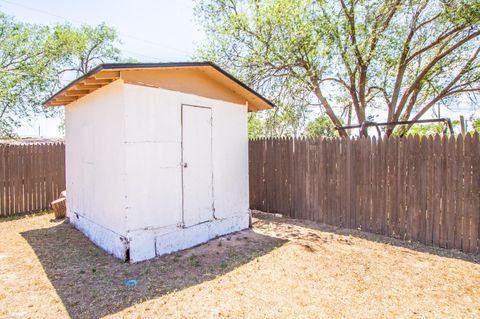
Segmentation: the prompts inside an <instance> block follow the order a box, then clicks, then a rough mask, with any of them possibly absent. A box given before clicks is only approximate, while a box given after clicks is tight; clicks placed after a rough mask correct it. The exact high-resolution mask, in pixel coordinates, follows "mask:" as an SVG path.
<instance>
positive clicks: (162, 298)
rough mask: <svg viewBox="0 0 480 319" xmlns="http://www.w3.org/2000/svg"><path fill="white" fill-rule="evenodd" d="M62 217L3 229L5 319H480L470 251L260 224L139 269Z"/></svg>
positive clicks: (265, 219) (273, 220)
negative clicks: (109, 252) (128, 282)
mask: <svg viewBox="0 0 480 319" xmlns="http://www.w3.org/2000/svg"><path fill="white" fill-rule="evenodd" d="M52 217H53V215H52V214H43V215H37V216H32V217H26V218H20V219H10V220H3V221H0V285H1V287H2V289H0V318H62V317H73V318H100V317H111V318H118V317H128V318H148V317H151V318H159V317H165V318H171V317H178V318H219V317H221V318H240V317H244V318H291V317H297V318H327V317H329V318H331V317H355V318H371V317H377V318H378V317H380V318H382V317H388V318H392V317H404V318H412V317H414V318H425V317H428V318H445V317H455V318H475V317H479V316H480V264H479V263H478V260H477V259H476V257H475V256H469V255H465V254H462V253H459V252H452V251H446V250H442V249H434V248H429V247H425V246H421V245H418V244H412V243H404V242H400V241H396V240H392V239H387V238H385V237H377V236H374V235H367V234H364V233H360V232H356V231H346V230H338V229H334V228H331V227H327V226H322V225H318V224H315V223H311V222H300V221H295V220H285V219H282V218H278V217H273V216H267V215H264V214H256V217H257V218H256V219H255V222H254V229H253V230H248V231H243V232H239V233H237V234H234V235H232V236H229V237H223V238H219V239H216V240H213V241H211V242H209V243H208V244H205V245H202V246H199V247H196V248H193V249H190V250H187V251H183V252H180V253H177V254H171V255H168V256H163V257H161V258H157V259H155V260H152V261H147V262H143V263H139V264H134V265H129V264H125V263H122V262H120V261H118V260H116V259H115V258H113V257H111V256H108V255H106V254H105V253H104V252H102V251H101V250H100V249H98V248H97V247H95V246H94V245H92V244H91V243H90V242H89V241H88V240H87V239H86V238H85V237H84V236H83V235H82V234H81V233H79V232H78V231H76V230H75V229H73V228H72V227H71V226H70V225H68V224H65V223H63V222H61V221H53V220H51V218H52ZM127 279H137V280H138V285H137V286H136V287H130V288H129V287H126V285H125V280H127Z"/></svg>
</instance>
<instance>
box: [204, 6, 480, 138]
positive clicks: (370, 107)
mask: <svg viewBox="0 0 480 319" xmlns="http://www.w3.org/2000/svg"><path fill="white" fill-rule="evenodd" d="M196 15H197V17H198V20H199V22H200V23H201V24H202V26H203V27H204V29H205V31H206V33H207V35H208V36H207V37H206V39H207V41H206V43H205V45H204V46H203V47H202V48H201V49H200V51H199V52H200V56H202V57H204V58H207V59H213V60H214V61H216V62H217V63H219V64H220V65H222V66H223V67H226V68H228V69H229V70H230V71H231V72H233V73H234V74H236V75H238V76H239V77H241V78H242V79H243V80H245V81H247V82H248V83H249V84H250V85H252V86H254V87H256V88H257V89H258V90H260V91H262V92H263V93H264V94H268V95H269V96H274V97H280V98H281V96H279V95H278V92H281V91H282V88H284V87H294V88H295V90H294V91H296V92H301V93H300V95H302V96H309V98H310V100H311V101H315V102H317V103H318V104H319V105H320V107H321V108H322V109H323V111H324V112H325V113H326V114H327V116H328V117H329V118H330V119H331V121H332V122H333V124H334V125H335V126H337V127H339V126H341V115H340V114H339V110H340V111H345V110H347V112H344V114H350V113H349V112H351V111H353V112H354V114H355V117H356V119H357V120H358V122H360V123H361V122H364V121H365V120H366V119H367V118H368V116H369V115H370V114H369V113H371V112H372V111H374V110H375V109H383V110H385V111H387V113H388V115H387V120H388V121H397V120H406V119H418V118H420V117H421V116H422V115H424V114H425V113H426V112H427V111H429V110H430V109H431V108H432V106H433V105H435V104H438V103H443V104H444V105H453V104H454V103H455V98H456V97H459V96H462V95H465V94H478V93H479V91H480V87H479V80H480V62H479V60H480V58H479V54H480V40H479V38H480V26H479V22H480V4H479V3H478V1H474V0H453V1H446V0H445V1H443V0H413V1H401V0H338V1H326V0H323V1H322V0H266V1H257V0H199V2H198V4H197V6H196ZM394 129H395V125H391V126H390V127H388V128H387V130H386V134H387V135H390V134H392V133H393V132H394ZM400 129H401V130H404V128H403V127H402V128H400ZM406 129H407V130H408V129H409V127H408V126H407V127H406ZM362 133H363V134H366V132H362ZM339 134H340V135H341V136H347V132H346V131H344V130H339Z"/></svg>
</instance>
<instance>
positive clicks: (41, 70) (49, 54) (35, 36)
mask: <svg viewBox="0 0 480 319" xmlns="http://www.w3.org/2000/svg"><path fill="white" fill-rule="evenodd" d="M115 39H116V35H115V33H114V31H113V30H112V29H110V28H108V27H106V26H105V25H100V26H98V27H87V26H85V27H81V28H80V29H75V28H73V27H71V26H70V25H59V26H55V27H48V26H42V25H35V24H27V23H22V22H18V21H15V20H14V19H13V18H12V17H10V16H7V15H5V14H3V13H1V12H0V136H14V132H15V129H16V128H17V127H18V126H20V124H21V123H20V120H22V121H23V122H25V121H26V122H28V121H30V120H31V119H32V118H33V117H34V115H35V114H39V113H43V114H45V115H47V116H52V115H54V114H56V113H57V110H55V109H52V108H44V107H42V102H43V101H44V100H45V99H46V98H47V97H48V96H50V95H51V94H52V93H53V92H54V91H56V90H58V89H59V87H60V86H61V80H62V78H63V77H64V75H65V73H66V72H67V71H70V70H74V72H75V75H78V73H85V72H86V71H88V70H89V69H91V68H93V67H95V66H96V65H97V64H98V63H100V62H102V61H104V60H115V59H117V58H118V49H116V48H115V42H116V40H115Z"/></svg>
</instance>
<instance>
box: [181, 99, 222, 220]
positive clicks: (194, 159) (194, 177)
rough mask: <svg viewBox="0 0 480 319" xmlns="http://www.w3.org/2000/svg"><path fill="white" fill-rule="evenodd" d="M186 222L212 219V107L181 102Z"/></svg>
mask: <svg viewBox="0 0 480 319" xmlns="http://www.w3.org/2000/svg"><path fill="white" fill-rule="evenodd" d="M181 165H182V182H183V223H184V225H185V227H188V226H192V225H196V224H199V223H202V222H205V221H209V220H212V219H213V214H214V212H213V169H212V109H211V108H207V107H200V106H190V105H182V164H181Z"/></svg>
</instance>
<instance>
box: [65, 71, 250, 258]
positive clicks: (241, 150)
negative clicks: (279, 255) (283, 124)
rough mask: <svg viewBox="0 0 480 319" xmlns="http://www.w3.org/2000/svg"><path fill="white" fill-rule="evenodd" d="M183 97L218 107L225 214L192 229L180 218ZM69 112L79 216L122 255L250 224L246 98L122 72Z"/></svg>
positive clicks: (216, 133) (216, 180) (70, 189)
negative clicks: (137, 81) (158, 84)
mask: <svg viewBox="0 0 480 319" xmlns="http://www.w3.org/2000/svg"><path fill="white" fill-rule="evenodd" d="M182 104H189V105H198V106H204V107H210V108H211V109H212V119H213V123H212V158H213V160H212V161H213V198H214V206H215V218H216V219H215V220H214V221H212V222H209V223H205V224H201V225H196V226H192V227H189V228H181V227H179V226H180V225H179V224H180V223H181V221H182V178H181V176H182V175H181V166H180V162H181V154H182V146H181V142H182V141H181V138H182V126H181V106H182ZM65 117H66V137H65V139H66V169H67V171H66V178H67V200H68V207H69V214H70V219H71V221H72V223H73V224H74V225H75V226H76V227H77V228H79V229H80V230H82V231H83V232H84V233H85V234H87V236H88V237H89V238H91V239H92V240H93V241H94V242H95V243H97V244H98V245H99V246H101V247H102V248H104V249H106V250H107V251H108V252H110V253H112V254H114V255H115V256H117V257H120V258H123V257H124V256H125V248H126V247H127V246H129V247H130V258H131V260H132V261H140V260H144V259H148V258H152V257H154V256H155V255H159V254H162V253H166V252H171V251H175V250H179V249H184V248H187V247H191V246H193V245H196V244H200V243H202V242H205V241H207V240H209V239H211V238H213V237H216V236H219V235H222V234H226V233H230V232H233V231H237V230H241V229H244V228H247V227H248V220H249V210H248V207H249V202H248V133H247V107H246V106H245V105H239V104H234V103H230V102H225V101H220V100H214V99H210V98H205V97H200V96H195V95H192V94H187V93H181V92H176V91H170V90H165V89H160V88H152V87H146V86H140V85H133V84H125V83H123V81H122V80H118V81H116V82H114V83H112V84H110V85H107V86H105V87H103V88H101V89H99V90H97V91H95V92H93V93H91V94H89V95H87V96H85V97H83V98H81V99H79V100H78V101H76V102H74V103H71V104H69V105H68V107H66V110H65ZM205 151H210V150H205ZM77 216H78V218H77ZM124 237H125V238H124ZM125 239H126V240H125Z"/></svg>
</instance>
